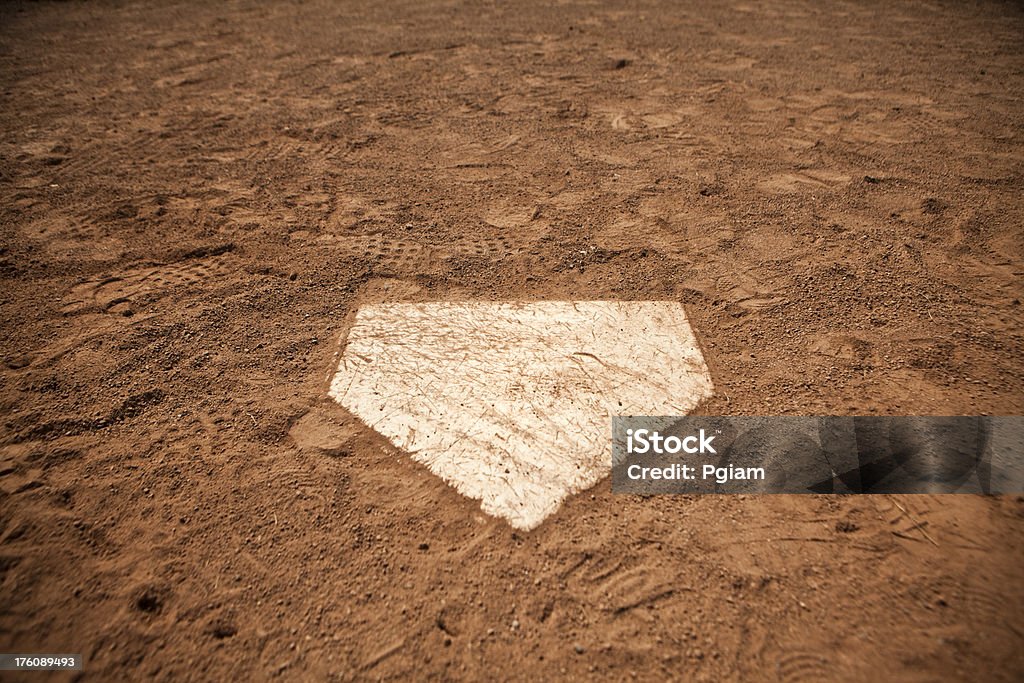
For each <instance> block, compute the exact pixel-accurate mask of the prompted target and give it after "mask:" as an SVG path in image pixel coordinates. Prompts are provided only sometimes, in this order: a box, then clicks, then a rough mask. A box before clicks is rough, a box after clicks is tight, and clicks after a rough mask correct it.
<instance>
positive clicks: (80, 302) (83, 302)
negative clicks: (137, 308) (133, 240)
mask: <svg viewBox="0 0 1024 683" xmlns="http://www.w3.org/2000/svg"><path fill="white" fill-rule="evenodd" d="M226 271H227V266H226V263H225V260H224V259H223V258H222V257H215V258H213V259H208V260H204V261H198V262H187V263H178V264H170V265H166V266H157V267H153V268H137V269H134V270H129V271H126V272H124V273H121V274H118V275H111V276H109V277H104V278H98V279H95V280H89V281H86V282H83V283H81V284H79V285H76V286H75V287H73V288H72V289H71V292H69V293H68V295H67V296H66V297H65V298H64V305H63V307H62V308H61V311H62V312H63V313H64V314H65V315H73V314H78V313H89V312H100V313H127V312H129V311H131V305H132V304H133V303H134V302H136V301H137V300H138V299H140V298H142V297H144V296H150V295H153V296H161V295H163V294H165V293H166V292H167V291H169V290H171V289H173V288H175V287H179V286H185V285H197V284H201V283H204V282H207V281H209V280H212V279H214V278H216V277H218V276H219V275H222V274H223V273H225V272H226Z"/></svg>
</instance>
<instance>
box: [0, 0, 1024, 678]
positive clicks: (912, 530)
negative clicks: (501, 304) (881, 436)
mask: <svg viewBox="0 0 1024 683" xmlns="http://www.w3.org/2000/svg"><path fill="white" fill-rule="evenodd" d="M893 5H895V6H893ZM0 92H2V95H3V96H2V98H0V120H2V124H3V125H2V131H3V135H2V138H0V240H2V241H0V302H2V305H0V315H2V325H0V360H2V365H0V402H2V403H0V405H2V408H0V411H2V412H0V415H2V428H0V444H2V445H0V457H2V460H0V650H2V651H5V652H35V653H40V652H77V653H81V654H82V655H83V656H84V658H85V668H84V671H83V672H82V673H81V674H57V675H55V678H57V679H59V680H64V679H69V678H77V677H79V676H80V677H81V678H82V679H85V680H95V681H108V680H122V679H141V678H144V677H146V678H154V679H158V680H183V679H190V678H192V679H197V680H237V679H252V680H265V679H288V680H324V679H328V680H352V679H358V680H362V679H373V680H376V679H379V678H383V679H392V680H397V679H419V680H422V679H426V678H436V679H438V678H439V679H467V680H468V679H483V678H487V679H511V680H531V681H532V680H551V679H557V678H571V679H577V680H580V679H585V678H590V677H597V678H604V679H609V680H624V679H625V680H628V679H637V680H665V679H669V678H677V679H678V678H687V679H691V678H692V679H696V680H709V681H718V680H731V679H750V680H781V681H786V682H795V681H804V680H819V679H841V680H871V679H885V680H901V681H925V680H929V681H931V680H940V679H963V680H1006V681H1014V680H1020V679H1021V677H1022V676H1024V609H1022V607H1024V565H1022V563H1021V558H1022V557H1024V533H1022V530H1024V502H1022V499H1021V498H1018V497H1009V496H1007V497H993V498H984V497H974V496H959V497H938V496H862V497H853V496H848V497H831V496H803V497H795V496H792V497H791V496H777V497H759V496H747V497H743V496H729V497H726V496H719V497H715V496H703V497H699V496H692V497H670V496H659V497H650V498H642V497H633V496H613V495H612V493H611V491H610V486H609V483H608V481H607V480H605V481H604V482H602V483H600V484H598V485H597V486H596V487H595V488H594V489H592V490H591V491H588V492H586V493H583V494H580V495H577V496H574V497H572V498H570V499H569V500H568V501H567V502H566V504H565V505H564V506H563V508H562V509H561V510H560V511H559V512H557V513H556V514H555V515H553V516H552V517H550V518H549V519H547V520H546V521H545V522H544V523H543V524H542V525H541V526H540V527H538V528H537V529H535V530H533V531H530V532H514V531H513V530H512V529H511V528H510V527H509V526H508V525H507V524H506V523H505V522H503V521H500V520H496V519H492V518H490V517H488V516H486V515H484V514H482V513H481V512H480V510H479V504H478V503H476V502H474V501H471V500H468V499H465V498H463V497H461V496H460V495H458V494H457V493H455V492H454V491H453V490H451V489H450V488H448V487H447V486H446V485H445V484H444V483H443V482H442V481H441V480H439V479H438V478H436V477H435V476H433V475H432V474H430V473H429V472H428V471H427V470H426V469H425V468H424V467H422V466H421V465H418V464H416V463H415V462H413V461H412V460H411V459H410V458H408V457H407V456H405V455H404V454H402V453H399V452H397V451H396V450H395V449H394V448H393V447H391V446H390V445H389V444H388V442H386V441H385V440H384V439H383V438H382V437H380V436H379V435H376V434H374V433H373V432H372V431H370V430H368V429H367V428H365V427H363V426H361V425H360V423H358V422H357V421H356V420H354V419H353V418H352V417H351V416H350V415H348V414H346V413H345V412H344V411H343V410H342V409H341V408H340V407H339V406H337V405H336V404H335V403H334V402H332V401H330V400H329V399H328V398H327V396H326V391H327V386H328V381H329V376H330V373H331V372H332V371H333V370H334V368H335V366H336V363H337V356H336V354H337V352H338V350H339V347H340V345H341V344H342V343H343V342H344V338H345V333H346V330H347V329H348V326H349V325H350V324H351V321H352V319H353V316H354V312H355V310H356V308H357V307H358V306H360V305H362V304H368V303H380V302H418V301H448V300H466V299H482V300H502V301H504V300H587V299H619V300H629V299H641V300H669V301H680V302H682V303H684V304H685V306H686V311H687V313H688V316H689V319H690V323H691V324H692V326H693V328H694V330H695V331H696V333H697V335H698V336H699V338H700V340H701V344H702V347H703V349H704V355H705V358H706V360H707V363H708V365H709V367H710V369H711V377H712V379H713V381H714V383H715V389H716V393H715V397H714V398H713V399H711V400H710V401H708V402H706V403H705V404H704V405H703V406H702V407H701V409H700V410H701V412H704V413H707V414H761V415H765V414H768V415H770V414H809V415H813V414H939V415H943V414H1021V413H1022V412H1024V316H1022V313H1021V304H1020V299H1021V298H1022V295H1024V291H1022V290H1024V287H1022V284H1021V275H1022V268H1024V265H1022V264H1024V229H1022V219H1024V199H1022V196H1024V176H1022V170H1024V105H1022V98H1024V13H1022V11H1021V9H1020V8H1019V7H1017V6H1015V5H1014V4H1011V3H1005V4H1001V3H994V2H981V3H960V2H944V1H942V0H936V1H934V2H920V1H911V2H907V3H887V2H830V3H822V2H812V1H810V0H808V1H806V2H798V1H772V2H756V1H751V2H723V3H707V6H704V3H700V4H697V3H694V5H693V6H689V4H688V3H676V2H667V1H661V2H652V1H640V2H631V3H614V2H600V1H597V2H586V3H585V2H581V3H568V2H565V3H563V2H552V1H547V2H532V1H523V2H513V3H494V2H467V3H438V2H420V1H416V2H404V3H399V2H338V3H335V2H326V1H322V0H312V1H310V2H287V3H284V2H282V3H255V2H232V3H226V4H221V3H203V2H180V3H170V2H154V3H121V2H117V3H114V2H52V3H51V2H41V3H28V4H23V5H21V4H4V5H3V6H2V7H0ZM35 676H36V678H32V679H31V680H37V678H42V677H43V676H44V675H43V674H35ZM5 680H6V679H5ZM26 680H27V679H26Z"/></svg>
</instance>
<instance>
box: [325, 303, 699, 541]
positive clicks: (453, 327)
mask: <svg viewBox="0 0 1024 683" xmlns="http://www.w3.org/2000/svg"><path fill="white" fill-rule="evenodd" d="M711 391H712V386H711V378H710V377H709V376H708V369H707V366H706V365H705V364H704V359H703V357H702V356H701V353H700V349H699V348H698V346H697V341H696V339H695V338H694V335H693V331H692V330H691V329H690V325H689V323H687V321H686V314H685V313H684V312H683V307H682V306H681V305H680V304H678V303H675V302H667V301H626V302H618V301H545V302H536V303H492V302H464V303H428V304H382V305H376V306H367V307H365V308H361V309H360V310H359V312H358V314H357V315H356V320H355V324H354V325H353V327H352V330H351V331H350V332H349V335H348V344H347V346H346V347H345V353H344V355H343V357H342V359H341V364H340V366H339V368H338V372H337V374H336V375H335V376H334V380H333V382H332V383H331V389H330V394H331V396H332V397H334V399H335V400H337V401H338V402H339V403H341V404H342V405H343V406H344V407H345V408H347V409H348V410H349V411H351V412H352V413H354V414H355V415H356V416H358V417H359V418H361V419H362V420H363V421H365V422H366V424H368V425H369V426H370V427H372V428H374V429H375V430H377V431H378V432H380V433H381V434H383V435H384V436H386V437H388V438H389V439H390V440H391V441H392V442H394V444H395V445H396V446H398V447H399V448H401V449H403V450H405V451H408V452H409V453H410V454H411V455H412V457H413V458H414V459H415V460H417V461H419V462H421V463H423V464H424V465H426V466H427V467H428V468H430V470H431V471H432V472H434V473H435V474H437V475H438V476H439V477H441V478H442V479H444V480H445V481H446V482H448V483H449V484H451V485H452V486H454V487H455V488H456V490H458V491H459V492H460V493H462V494H463V495H466V496H469V497H471V498H475V499H477V500H480V501H481V503H482V505H481V507H482V508H483V510H484V511H485V512H487V513H489V514H492V515H496V516H498V517H503V518H504V519H506V520H508V522H509V523H510V524H511V525H512V526H514V527H516V528H519V529H531V528H533V527H535V526H537V525H538V524H540V523H541V521H543V520H544V518H545V517H547V516H548V515H550V514H551V513H552V512H554V511H555V510H557V509H558V506H559V505H560V504H561V502H562V500H563V499H565V497H566V496H568V495H570V494H572V493H576V492H577V491H581V490H583V489H586V488H588V487H590V486H592V485H593V484H595V483H596V482H597V481H599V480H600V479H601V478H603V477H604V476H606V475H607V474H608V473H609V472H610V470H611V418H612V416H613V415H685V414H687V413H689V412H690V410H692V409H693V407H694V406H695V405H696V404H697V403H698V402H699V401H700V400H702V399H704V398H706V397H708V396H710V395H711Z"/></svg>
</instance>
